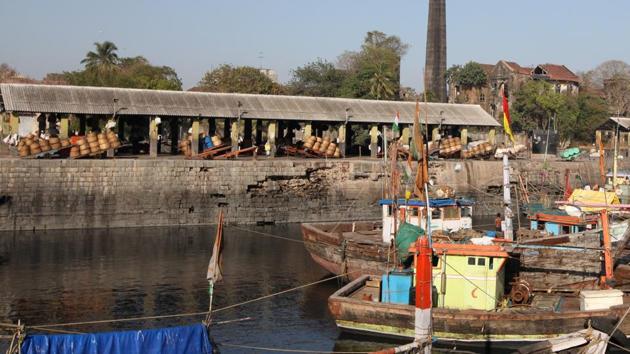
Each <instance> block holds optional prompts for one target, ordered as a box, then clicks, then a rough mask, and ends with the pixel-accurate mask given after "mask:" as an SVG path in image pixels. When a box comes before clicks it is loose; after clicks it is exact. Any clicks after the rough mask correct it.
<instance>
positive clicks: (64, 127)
mask: <svg viewBox="0 0 630 354" xmlns="http://www.w3.org/2000/svg"><path fill="white" fill-rule="evenodd" d="M68 119H69V116H63V117H61V120H60V121H59V138H60V139H68Z"/></svg>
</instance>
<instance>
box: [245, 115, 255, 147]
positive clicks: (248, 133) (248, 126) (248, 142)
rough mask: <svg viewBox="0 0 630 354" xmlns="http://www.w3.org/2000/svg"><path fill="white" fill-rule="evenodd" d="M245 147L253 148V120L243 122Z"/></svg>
mask: <svg viewBox="0 0 630 354" xmlns="http://www.w3.org/2000/svg"><path fill="white" fill-rule="evenodd" d="M243 123H244V124H243V147H250V146H252V123H253V121H252V120H251V119H245V121H244V122H243Z"/></svg>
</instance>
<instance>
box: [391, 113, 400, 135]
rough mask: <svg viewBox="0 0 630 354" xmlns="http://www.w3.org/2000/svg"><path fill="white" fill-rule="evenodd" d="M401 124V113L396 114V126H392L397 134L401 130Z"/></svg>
mask: <svg viewBox="0 0 630 354" xmlns="http://www.w3.org/2000/svg"><path fill="white" fill-rule="evenodd" d="M399 124H400V112H396V116H395V117H394V125H393V126H392V131H394V132H397V131H399V130H400V128H399V126H398V125H399Z"/></svg>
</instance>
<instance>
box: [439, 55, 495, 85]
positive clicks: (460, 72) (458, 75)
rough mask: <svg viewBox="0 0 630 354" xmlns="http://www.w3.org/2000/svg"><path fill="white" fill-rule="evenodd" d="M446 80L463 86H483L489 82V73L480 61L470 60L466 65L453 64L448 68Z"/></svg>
mask: <svg viewBox="0 0 630 354" xmlns="http://www.w3.org/2000/svg"><path fill="white" fill-rule="evenodd" d="M446 81H447V82H449V83H453V84H455V85H457V86H461V87H463V88H473V87H482V86H484V85H485V84H486V83H487V82H488V75H486V72H485V71H484V70H483V68H482V67H481V65H479V63H476V62H474V61H470V62H468V63H466V65H464V66H460V65H453V66H451V67H450V68H448V69H447V70H446Z"/></svg>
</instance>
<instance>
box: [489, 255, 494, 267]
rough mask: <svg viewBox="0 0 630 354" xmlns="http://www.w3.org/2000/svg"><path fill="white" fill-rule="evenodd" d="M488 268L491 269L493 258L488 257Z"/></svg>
mask: <svg viewBox="0 0 630 354" xmlns="http://www.w3.org/2000/svg"><path fill="white" fill-rule="evenodd" d="M488 268H489V269H492V268H494V258H492V257H490V260H489V261H488Z"/></svg>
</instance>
